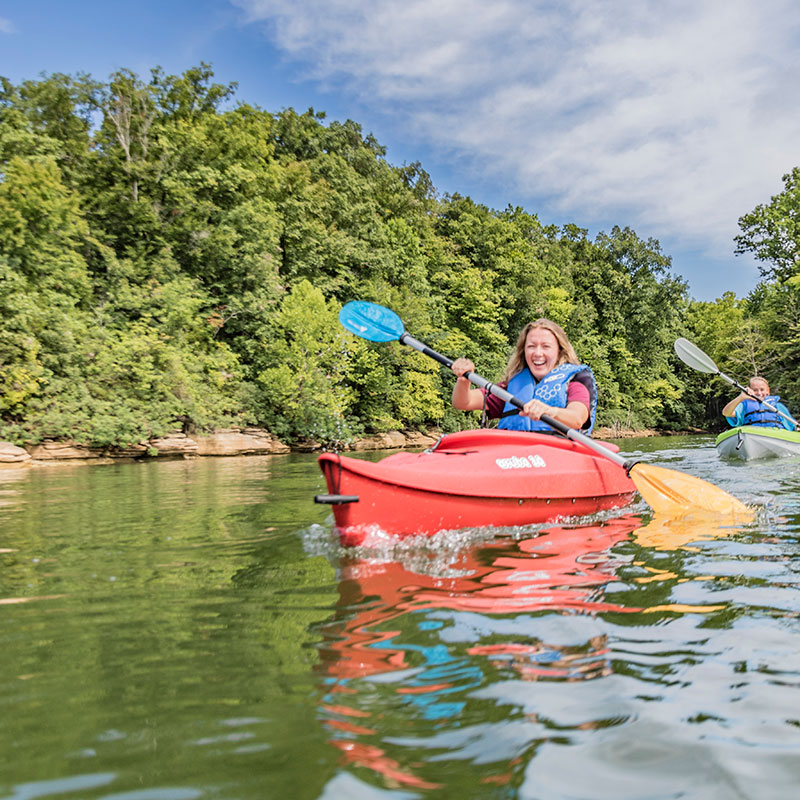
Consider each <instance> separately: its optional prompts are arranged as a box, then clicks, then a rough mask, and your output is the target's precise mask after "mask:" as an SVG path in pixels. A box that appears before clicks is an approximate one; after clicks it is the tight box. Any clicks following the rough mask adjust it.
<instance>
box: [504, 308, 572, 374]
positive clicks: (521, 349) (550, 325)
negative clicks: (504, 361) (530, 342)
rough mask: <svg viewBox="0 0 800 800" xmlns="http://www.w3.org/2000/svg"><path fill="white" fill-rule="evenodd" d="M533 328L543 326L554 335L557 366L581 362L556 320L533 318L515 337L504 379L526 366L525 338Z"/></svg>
mask: <svg viewBox="0 0 800 800" xmlns="http://www.w3.org/2000/svg"><path fill="white" fill-rule="evenodd" d="M535 328H544V329H545V330H546V331H550V333H552V334H553V336H555V337H556V341H557V342H558V358H557V359H556V366H557V367H559V366H561V364H580V363H581V362H580V361H578V356H576V355H575V350H574V348H573V347H572V345H571V344H570V341H569V339H568V338H567V334H566V333H564V329H563V328H562V327H561V326H560V325H559V324H558V323H557V322H553V321H552V320H550V319H544V318H541V319H537V320H534V321H533V322H529V323H528V324H527V325H526V326H525V327H524V328H523V329H522V330H521V331H520V334H519V337H518V338H517V343H516V345H515V346H514V352H513V353H512V354H511V358H509V359H508V365H507V366H506V374H505V375H504V376H503V380H504V381H510V380H511V379H512V378H513V377H514V376H515V375H516V374H517V373H518V372H522V370H523V369H525V368H526V367H527V366H528V364H527V362H526V361H525V340H526V339H527V338H528V334H529V333H530V332H531V331H532V330H534V329H535Z"/></svg>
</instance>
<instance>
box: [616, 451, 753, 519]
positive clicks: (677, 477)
mask: <svg viewBox="0 0 800 800" xmlns="http://www.w3.org/2000/svg"><path fill="white" fill-rule="evenodd" d="M630 476H631V480H632V481H633V482H634V484H635V485H636V488H637V489H638V490H639V494H640V495H641V496H642V498H643V499H644V501H645V502H646V503H647V504H648V505H649V506H650V507H651V508H652V509H653V511H655V512H657V513H661V514H669V515H670V516H680V515H685V514H691V513H693V512H698V511H699V512H704V513H709V514H718V515H720V516H725V517H731V516H733V517H735V518H736V520H737V521H741V522H745V521H748V520H751V519H753V518H754V517H755V513H754V512H753V510H752V509H750V508H748V507H747V506H746V505H745V504H744V503H743V502H742V501H741V500H737V499H736V498H735V497H734V496H733V495H731V494H728V493H727V492H725V491H723V490H722V489H720V488H719V487H718V486H714V484H713V483H709V482H708V481H704V480H702V479H701V478H695V477H694V476H693V475H687V474H686V473H685V472H677V471H676V470H674V469H667V468H666V467H657V466H655V464H643V463H642V462H641V461H640V462H639V463H638V464H634V466H633V467H631V471H630Z"/></svg>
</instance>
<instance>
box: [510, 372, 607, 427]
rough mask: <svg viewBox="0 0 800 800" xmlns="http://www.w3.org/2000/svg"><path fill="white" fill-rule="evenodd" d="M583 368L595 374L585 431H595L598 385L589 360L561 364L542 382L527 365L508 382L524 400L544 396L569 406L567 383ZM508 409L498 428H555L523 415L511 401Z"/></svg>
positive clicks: (558, 405) (556, 405)
mask: <svg viewBox="0 0 800 800" xmlns="http://www.w3.org/2000/svg"><path fill="white" fill-rule="evenodd" d="M579 372H588V373H589V377H590V378H591V388H590V390H589V396H590V399H591V402H590V407H589V419H588V421H587V424H586V427H584V428H583V432H584V433H591V432H592V429H593V428H594V418H595V414H596V413H597V386H596V384H595V380H594V373H593V372H592V370H591V367H587V366H586V364H561V365H560V366H558V367H556V368H555V369H552V370H550V372H548V373H547V375H545V376H544V378H542V379H541V380H540V381H538V382H537V381H536V379H535V378H534V377H533V375H532V374H531V371H530V369H528V368H527V367H526V368H525V369H523V370H522V371H521V372H518V373H517V374H516V375H515V376H514V377H513V378H512V379H511V380H510V381H509V382H508V391H509V392H511V394H513V395H515V396H516V397H518V398H519V399H520V400H522V402H523V403H527V402H528V401H529V400H540V401H541V402H542V403H546V404H547V405H548V406H553V407H554V408H566V407H567V387H568V386H569V382H570V380H571V379H572V378H573V377H574V376H575V375H576V374H577V373H579ZM509 412H513V413H509ZM506 413H509V415H508V416H503V417H501V419H500V422H498V424H497V427H498V428H503V429H505V430H511V431H548V432H550V433H552V431H553V429H552V428H551V427H550V426H549V425H547V424H546V423H544V422H542V421H541V420H535V419H531V418H530V417H523V416H521V415H520V413H519V409H518V408H517V407H516V406H513V405H511V403H506V404H505V407H504V408H503V414H504V415H505V414H506Z"/></svg>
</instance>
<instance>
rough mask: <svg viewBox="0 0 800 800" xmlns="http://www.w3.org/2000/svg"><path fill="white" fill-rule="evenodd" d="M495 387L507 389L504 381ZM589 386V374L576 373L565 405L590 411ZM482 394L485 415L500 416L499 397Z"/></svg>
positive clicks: (501, 408)
mask: <svg viewBox="0 0 800 800" xmlns="http://www.w3.org/2000/svg"><path fill="white" fill-rule="evenodd" d="M497 385H498V386H500V387H502V388H503V389H507V388H508V383H507V382H505V381H503V382H502V383H498V384H497ZM589 386H591V378H590V377H589V373H588V372H585V371H584V372H579V373H577V375H575V377H574V378H573V379H572V380H571V381H570V382H569V385H568V386H567V403H572V402H577V403H583V404H584V405H585V406H586V408H588V409H589V410H590V411H591V408H592V399H591V397H592V396H591V394H590V392H589ZM483 394H484V396H485V397H486V413H487V415H488V416H489V417H490V418H491V419H494V418H496V417H500V416H502V414H503V409H504V408H505V405H506V404H505V403H504V402H503V401H502V400H501V399H500V398H499V397H495V396H494V395H493V394H487V392H486V390H485V389H484V390H483Z"/></svg>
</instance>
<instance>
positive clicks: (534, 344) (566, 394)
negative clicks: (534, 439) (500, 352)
mask: <svg viewBox="0 0 800 800" xmlns="http://www.w3.org/2000/svg"><path fill="white" fill-rule="evenodd" d="M452 370H453V373H454V374H455V375H456V377H457V378H458V380H457V381H456V383H455V386H454V387H453V395H452V400H451V402H452V404H453V407H454V408H457V409H459V410H460V411H480V410H482V409H484V408H485V410H486V414H487V416H488V417H491V418H499V419H500V422H499V423H498V427H499V428H503V429H506V430H526V431H542V432H545V433H549V432H552V428H551V427H550V426H549V425H546V424H545V423H544V422H541V421H540V417H541V416H542V414H546V415H549V416H550V417H553V418H555V419H557V420H559V421H560V422H563V423H564V424H565V425H567V426H569V427H570V428H577V429H578V430H582V431H583V432H584V433H587V434H588V433H591V431H592V428H593V427H594V420H595V412H596V408H597V388H596V385H595V380H594V375H593V373H592V370H591V368H590V367H588V366H587V365H586V364H581V363H580V362H579V361H578V357H577V356H576V355H575V350H574V348H573V347H572V344H570V341H569V339H568V338H567V334H566V333H565V332H564V330H563V328H562V327H561V326H560V325H558V324H557V323H555V322H553V321H552V320H549V319H537V320H536V321H535V322H529V323H528V324H527V325H526V326H525V327H524V328H523V329H522V331H521V332H520V335H519V337H518V338H517V344H516V346H515V348H514V352H513V353H512V355H511V358H510V359H509V361H508V366H507V367H506V373H505V376H504V377H503V380H502V381H501V382H500V383H499V384H498V385H499V386H501V387H503V388H504V389H508V391H510V392H511V393H512V394H514V395H516V396H517V397H518V398H519V399H520V400H522V401H523V402H524V404H525V405H524V408H523V409H522V410H519V409H517V408H516V407H515V406H513V405H511V404H510V403H503V401H502V400H500V399H499V398H497V397H495V396H494V395H492V394H489V393H488V392H487V391H486V390H485V389H477V388H472V387H471V384H470V381H469V380H467V378H465V377H463V376H464V375H465V374H466V373H468V372H474V371H475V365H474V364H473V363H472V361H470V359H468V358H458V359H456V360H455V361H454V362H453V366H452Z"/></svg>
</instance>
